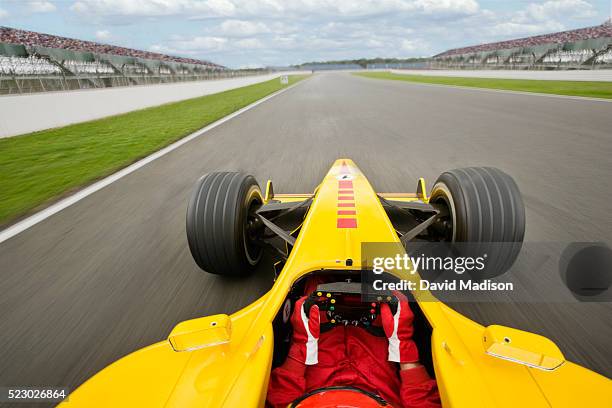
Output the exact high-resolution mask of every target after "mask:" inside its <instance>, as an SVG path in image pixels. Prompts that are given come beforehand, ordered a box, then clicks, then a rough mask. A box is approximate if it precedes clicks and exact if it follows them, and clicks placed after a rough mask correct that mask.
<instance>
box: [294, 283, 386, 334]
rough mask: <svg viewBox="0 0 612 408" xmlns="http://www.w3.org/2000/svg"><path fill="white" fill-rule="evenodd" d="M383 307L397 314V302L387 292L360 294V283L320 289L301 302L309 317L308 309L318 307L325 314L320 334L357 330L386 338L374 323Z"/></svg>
mask: <svg viewBox="0 0 612 408" xmlns="http://www.w3.org/2000/svg"><path fill="white" fill-rule="evenodd" d="M383 303H387V304H388V305H389V306H390V308H391V311H392V313H395V312H396V311H397V303H398V299H397V298H396V297H395V296H394V295H393V294H391V293H390V292H389V293H382V292H381V293H379V294H362V291H361V284H360V283H346V282H335V283H329V284H321V285H319V286H318V287H317V290H315V291H313V292H312V293H311V294H310V295H309V296H308V298H307V299H306V301H305V302H304V310H305V312H306V315H308V313H309V311H310V308H311V307H312V306H314V305H317V306H318V307H319V311H321V312H323V313H325V316H326V318H327V319H322V322H321V332H322V333H324V332H326V331H329V330H331V329H333V328H334V327H336V326H356V327H361V328H364V329H366V330H367V331H369V332H370V333H371V334H373V335H375V336H381V337H382V336H385V334H384V331H383V330H382V327H381V326H380V325H375V324H374V322H375V321H376V319H377V318H378V316H379V315H380V306H381V305H382V304H383ZM325 320H327V321H325Z"/></svg>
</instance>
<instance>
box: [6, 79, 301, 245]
mask: <svg viewBox="0 0 612 408" xmlns="http://www.w3.org/2000/svg"><path fill="white" fill-rule="evenodd" d="M302 82H303V81H299V82H297V83H295V84H293V85H291V86H288V87H286V88H283V89H281V90H279V91H276V92H274V93H272V94H270V95H268V96H265V97H263V98H262V99H259V100H257V101H255V102H253V103H252V104H250V105H247V106H245V107H244V108H242V109H239V110H237V111H236V112H234V113H231V114H229V115H227V116H225V117H223V118H221V119H219V120H217V121H216V122H213V123H211V124H209V125H208V126H206V127H203V128H202V129H200V130H197V131H195V132H193V133H192V134H190V135H188V136H185V137H184V138H182V139H180V140H178V141H176V142H174V143H172V144H171V145H168V146H166V147H164V148H163V149H161V150H158V151H157V152H155V153H153V154H151V155H150V156H147V157H145V158H144V159H141V160H139V161H137V162H136V163H134V164H131V165H130V166H128V167H126V168H124V169H122V170H119V171H118V172H116V173H113V174H111V175H110V176H108V177H106V178H104V179H102V180H100V181H98V182H96V183H94V184H92V185H90V186H87V187H85V188H84V189H82V190H79V191H78V192H76V193H75V194H73V195H71V196H69V197H66V198H64V199H63V200H60V201H58V202H57V203H55V204H53V205H51V206H50V207H47V208H45V209H44V210H41V211H39V212H37V213H36V214H34V215H31V216H29V217H28V218H25V219H24V220H22V221H19V222H18V223H16V224H13V225H11V226H10V227H8V228H6V229H4V230H2V231H1V232H0V243H2V242H4V241H6V240H7V239H9V238H12V237H14V236H15V235H17V234H19V233H21V232H23V231H25V230H27V229H28V228H30V227H32V226H34V225H36V224H38V223H39V222H41V221H44V220H46V219H47V218H49V217H51V216H52V215H53V214H56V213H58V212H60V211H62V210H63V209H65V208H67V207H70V206H71V205H72V204H74V203H77V202H79V201H80V200H82V199H84V198H85V197H87V196H89V195H91V194H93V193H95V192H96V191H98V190H101V189H103V188H104V187H106V186H108V185H109V184H111V183H114V182H115V181H117V180H119V179H121V178H122V177H125V176H127V175H128V174H130V173H133V172H135V171H136V170H138V169H140V168H141V167H144V166H146V165H147V164H149V163H151V162H152V161H153V160H156V159H159V158H160V157H162V156H164V155H165V154H167V153H170V152H171V151H173V150H175V149H177V148H178V147H180V146H182V145H184V144H185V143H188V142H190V141H191V140H193V139H195V138H196V137H198V136H202V135H203V134H205V133H206V132H208V131H209V130H212V129H214V128H216V127H217V126H219V125H222V124H223V123H225V122H227V121H229V120H231V119H233V118H235V117H236V116H238V115H240V114H242V113H244V112H246V111H248V110H250V109H253V108H254V107H256V106H257V105H259V104H262V103H264V102H265V101H267V100H269V99H272V98H274V97H275V96H278V95H280V94H282V93H283V92H285V91H288V90H289V89H291V88H293V87H294V86H296V85H299V84H300V83H302Z"/></svg>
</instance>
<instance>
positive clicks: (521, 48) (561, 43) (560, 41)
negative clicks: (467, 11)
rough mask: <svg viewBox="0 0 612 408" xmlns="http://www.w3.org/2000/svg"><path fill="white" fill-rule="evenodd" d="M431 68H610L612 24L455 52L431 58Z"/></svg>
mask: <svg viewBox="0 0 612 408" xmlns="http://www.w3.org/2000/svg"><path fill="white" fill-rule="evenodd" d="M430 67H431V68H463V69H482V68H485V69H486V68H490V69H593V68H612V22H611V21H610V20H608V21H606V22H605V23H603V24H602V25H599V26H595V27H587V28H581V29H577V30H569V31H562V32H558V33H552V34H544V35H537V36H533V37H527V38H519V39H515V40H509V41H500V42H495V43H488V44H481V45H474V46H470V47H463V48H455V49H452V50H448V51H445V52H443V53H441V54H438V55H435V56H434V57H432V60H431V62H430Z"/></svg>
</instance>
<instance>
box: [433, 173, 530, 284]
mask: <svg viewBox="0 0 612 408" xmlns="http://www.w3.org/2000/svg"><path fill="white" fill-rule="evenodd" d="M430 202H431V203H437V204H445V205H446V207H447V209H448V212H449V214H448V218H447V219H446V220H442V222H443V223H446V225H447V228H446V229H445V231H446V232H445V234H444V236H443V237H441V240H442V241H448V242H451V243H453V246H454V247H455V248H457V251H458V252H459V255H460V256H482V255H483V254H487V260H486V267H485V269H484V270H482V271H473V272H472V273H471V277H472V278H475V279H485V278H491V277H494V276H498V275H500V274H502V273H504V272H506V271H507V270H508V269H509V268H510V267H511V266H512V264H513V263H514V261H515V260H516V258H517V256H518V254H519V252H520V250H521V246H522V243H523V238H524V236H525V206H524V204H523V199H522V197H521V193H520V191H519V189H518V186H517V185H516V183H515V182H514V180H513V179H512V177H510V176H509V175H508V174H506V173H504V172H503V171H501V170H499V169H496V168H492V167H469V168H464V169H456V170H450V171H447V172H445V173H443V174H442V175H441V176H440V177H439V178H438V180H437V181H436V183H435V184H434V186H433V189H432V191H431V196H430ZM461 243H466V244H461ZM475 244H477V245H475Z"/></svg>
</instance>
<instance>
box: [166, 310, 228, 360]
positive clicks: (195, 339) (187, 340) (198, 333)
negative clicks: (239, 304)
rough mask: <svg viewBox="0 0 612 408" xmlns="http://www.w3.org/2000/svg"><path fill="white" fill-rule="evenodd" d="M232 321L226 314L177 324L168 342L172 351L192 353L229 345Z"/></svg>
mask: <svg viewBox="0 0 612 408" xmlns="http://www.w3.org/2000/svg"><path fill="white" fill-rule="evenodd" d="M231 333H232V321H231V319H230V318H229V316H228V315H226V314H218V315H214V316H207V317H201V318H199V319H192V320H187V321H184V322H181V323H179V324H177V325H176V326H175V327H174V329H172V332H171V333H170V336H168V341H169V342H170V344H171V345H172V348H173V349H174V351H193V350H197V349H201V348H204V347H211V346H216V345H219V344H225V343H229V341H230V337H231Z"/></svg>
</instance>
